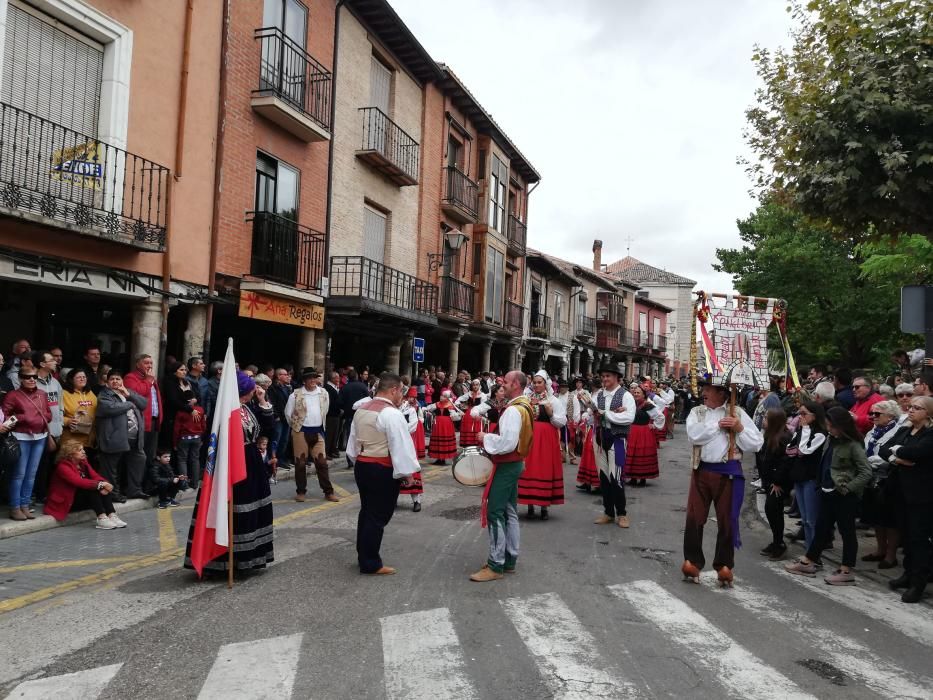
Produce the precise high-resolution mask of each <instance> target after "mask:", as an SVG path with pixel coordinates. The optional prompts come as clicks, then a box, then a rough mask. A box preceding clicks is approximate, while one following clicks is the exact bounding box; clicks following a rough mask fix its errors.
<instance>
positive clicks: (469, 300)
mask: <svg viewBox="0 0 933 700" xmlns="http://www.w3.org/2000/svg"><path fill="white" fill-rule="evenodd" d="M475 300H476V290H475V289H474V288H473V285H471V284H467V283H466V282H461V281H460V280H457V279H454V278H453V277H447V276H444V277H441V311H443V312H445V313H453V314H458V315H461V316H466V317H469V318H473V311H474V309H475V303H476V301H475Z"/></svg>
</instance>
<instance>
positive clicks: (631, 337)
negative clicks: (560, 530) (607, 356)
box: [619, 329, 636, 348]
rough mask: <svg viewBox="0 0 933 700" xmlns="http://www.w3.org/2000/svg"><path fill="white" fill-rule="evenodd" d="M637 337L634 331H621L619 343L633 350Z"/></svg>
mask: <svg viewBox="0 0 933 700" xmlns="http://www.w3.org/2000/svg"><path fill="white" fill-rule="evenodd" d="M635 335H636V334H635V332H634V331H630V330H626V329H622V330H621V331H619V341H620V342H621V343H622V345H625V346H627V347H630V348H633V347H635Z"/></svg>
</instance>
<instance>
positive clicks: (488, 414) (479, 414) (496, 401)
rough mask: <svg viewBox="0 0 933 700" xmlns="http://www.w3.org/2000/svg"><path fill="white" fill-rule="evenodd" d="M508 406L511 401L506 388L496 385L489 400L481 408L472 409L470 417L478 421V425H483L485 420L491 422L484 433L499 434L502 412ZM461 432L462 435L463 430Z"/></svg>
mask: <svg viewBox="0 0 933 700" xmlns="http://www.w3.org/2000/svg"><path fill="white" fill-rule="evenodd" d="M508 405H509V400H508V399H507V398H506V397H505V387H504V386H502V385H501V384H494V385H493V387H492V390H491V391H490V394H489V398H488V399H486V400H485V401H483V403H481V404H480V405H479V406H475V407H473V408H471V409H470V416H471V417H472V418H473V420H475V421H478V425H482V420H483V418H485V419H486V420H487V421H489V423H488V427H487V428H486V429H485V430H484V431H483V432H485V433H498V432H499V416H501V415H502V412H503V411H504V410H505V409H506V408H507V407H508ZM460 430H461V433H462V431H463V428H461V429H460Z"/></svg>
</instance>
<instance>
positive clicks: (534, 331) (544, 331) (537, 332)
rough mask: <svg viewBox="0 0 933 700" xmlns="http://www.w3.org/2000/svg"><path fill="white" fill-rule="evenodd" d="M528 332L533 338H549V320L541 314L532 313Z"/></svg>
mask: <svg viewBox="0 0 933 700" xmlns="http://www.w3.org/2000/svg"><path fill="white" fill-rule="evenodd" d="M529 332H530V334H531V335H533V336H534V337H535V338H550V337H551V319H550V318H548V317H547V316H545V315H544V314H542V313H532V314H531V327H530V330H529Z"/></svg>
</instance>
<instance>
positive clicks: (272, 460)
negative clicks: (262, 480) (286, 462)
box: [256, 436, 279, 484]
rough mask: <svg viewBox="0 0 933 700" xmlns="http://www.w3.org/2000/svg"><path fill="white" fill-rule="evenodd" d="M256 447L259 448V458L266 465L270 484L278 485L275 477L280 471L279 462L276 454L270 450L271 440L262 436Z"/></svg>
mask: <svg viewBox="0 0 933 700" xmlns="http://www.w3.org/2000/svg"><path fill="white" fill-rule="evenodd" d="M256 447H258V448H259V456H260V457H262V463H263V464H265V465H266V469H267V470H268V474H269V483H270V484H274V483H276V482H275V475H276V473H278V470H279V465H278V462H279V460H278V458H277V457H276V456H275V452H273V451H272V450H270V449H269V438H267V437H265V436H261V437H260V438H259V439H258V440H257V441H256Z"/></svg>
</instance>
